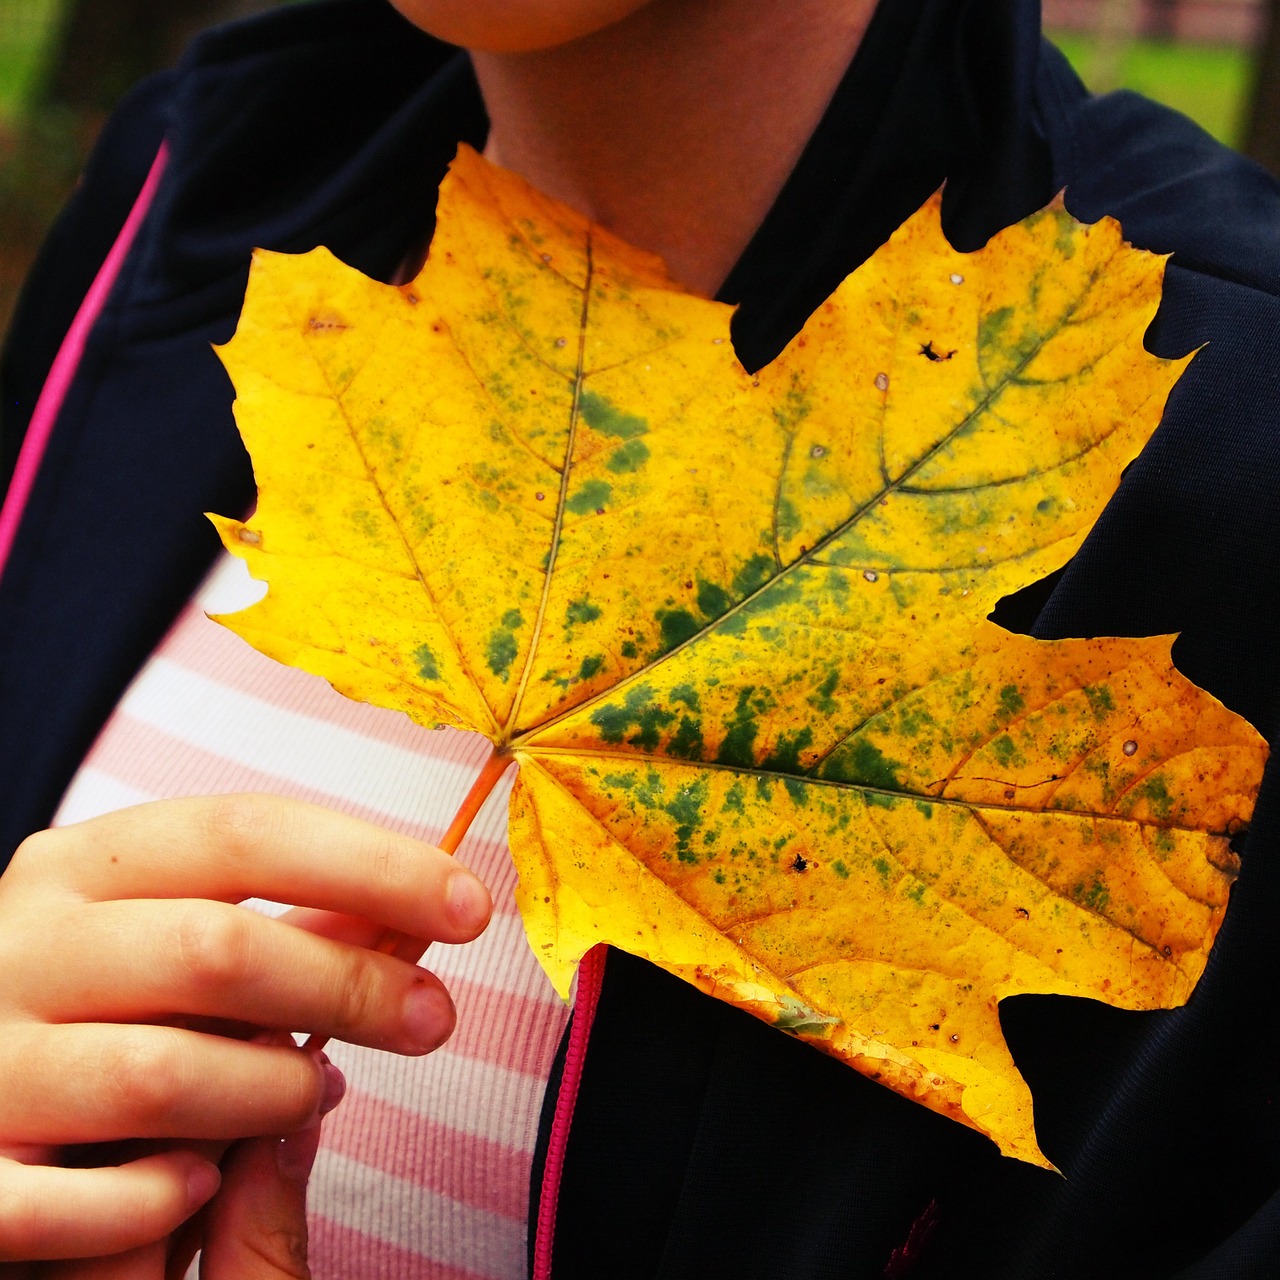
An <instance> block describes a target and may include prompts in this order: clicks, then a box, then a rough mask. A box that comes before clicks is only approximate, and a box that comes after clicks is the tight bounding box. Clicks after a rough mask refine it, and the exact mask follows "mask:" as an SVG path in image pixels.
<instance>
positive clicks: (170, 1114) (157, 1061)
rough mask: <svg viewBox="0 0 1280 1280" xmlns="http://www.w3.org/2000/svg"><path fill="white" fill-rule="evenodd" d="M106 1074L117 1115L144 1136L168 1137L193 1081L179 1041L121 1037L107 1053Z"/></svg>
mask: <svg viewBox="0 0 1280 1280" xmlns="http://www.w3.org/2000/svg"><path fill="white" fill-rule="evenodd" d="M102 1070H103V1079H104V1081H105V1082H106V1085H107V1088H108V1089H109V1090H110V1092H111V1094H112V1095H113V1096H112V1098H111V1102H112V1103H113V1104H114V1110H115V1112H116V1114H118V1115H120V1116H121V1118H122V1119H123V1120H125V1121H126V1122H127V1123H128V1124H130V1125H134V1126H137V1128H138V1130H139V1132H140V1134H142V1135H144V1136H148V1137H159V1136H164V1135H165V1134H166V1132H167V1127H168V1125H169V1123H170V1122H171V1121H172V1120H173V1119H174V1118H175V1115H176V1112H177V1111H178V1108H179V1105H180V1103H181V1100H182V1098H183V1096H184V1094H185V1091H186V1088H187V1084H188V1077H189V1072H188V1069H187V1062H186V1056H185V1054H184V1053H183V1051H182V1048H181V1046H180V1044H179V1042H178V1040H177V1038H176V1037H169V1036H165V1035H162V1034H161V1035H157V1034H155V1031H154V1030H153V1031H152V1034H150V1035H147V1036H145V1037H143V1036H132V1035H125V1036H121V1037H120V1038H118V1039H116V1040H115V1041H113V1042H112V1043H111V1044H110V1045H108V1047H107V1048H106V1049H105V1051H104V1053H103V1062H102Z"/></svg>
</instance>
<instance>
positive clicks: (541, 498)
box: [533, 489, 547, 502]
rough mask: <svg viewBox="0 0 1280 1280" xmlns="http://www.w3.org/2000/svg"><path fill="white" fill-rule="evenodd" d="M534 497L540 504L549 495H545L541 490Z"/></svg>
mask: <svg viewBox="0 0 1280 1280" xmlns="http://www.w3.org/2000/svg"><path fill="white" fill-rule="evenodd" d="M533 496H534V497H535V498H536V499H537V500H538V501H539V502H541V501H542V500H543V498H545V497H546V496H547V495H546V494H545V493H543V492H542V490H541V489H539V490H538V492H537V493H535V494H534V495H533Z"/></svg>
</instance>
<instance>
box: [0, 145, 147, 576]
mask: <svg viewBox="0 0 1280 1280" xmlns="http://www.w3.org/2000/svg"><path fill="white" fill-rule="evenodd" d="M168 158H169V148H168V144H167V143H163V142H162V143H161V144H160V150H159V151H157V152H156V158H155V159H154V160H153V161H152V162H151V168H150V169H149V170H148V171H147V177H146V181H145V182H143V184H142V190H141V191H139V192H138V198H137V199H136V200H135V201H134V202H133V208H132V209H130V210H129V216H128V217H127V218H126V219H125V220H124V226H123V227H121V228H120V234H119V235H118V236H116V239H115V243H114V244H113V245H112V246H111V251H110V252H109V253H108V254H107V256H106V258H105V259H104V260H103V263H102V266H100V267H99V268H98V274H97V275H96V276H94V278H93V283H92V284H91V285H90V286H89V292H88V293H86V294H85V295H84V298H83V300H82V301H81V303H80V306H79V307H78V308H77V309H76V315H75V319H74V320H72V322H71V327H70V328H69V329H68V330H67V334H66V337H65V338H63V339H62V345H61V346H60V347H59V348H58V354H57V355H56V356H55V357H54V360H53V364H52V365H51V366H50V367H49V376H48V377H47V378H46V379H45V382H44V386H43V387H42V388H41V389H40V396H39V399H37V400H36V407H35V409H33V410H32V413H31V422H30V425H29V426H28V427H27V434H26V438H25V439H24V440H23V442H22V449H21V451H20V452H19V454H18V462H17V465H16V466H15V468H14V471H13V480H12V482H11V483H10V485H9V492H8V494H7V495H6V497H5V500H4V506H3V507H0V573H3V572H4V569H5V566H6V564H8V561H9V553H10V551H12V549H13V541H14V538H15V537H16V536H17V533H18V525H19V523H20V522H21V520H22V516H23V512H25V511H26V509H27V501H28V499H29V498H30V497H31V490H32V489H33V488H34V487H35V482H36V473H37V472H38V471H39V470H40V463H41V461H42V460H43V458H44V453H45V449H46V448H47V447H48V444H49V438H50V437H51V436H52V435H53V427H54V424H55V423H56V422H57V420H58V414H59V413H60V412H61V411H62V405H63V402H64V401H65V400H66V398H67V391H68V390H69V389H70V387H71V383H72V381H73V380H74V378H75V376H76V372H77V370H78V369H79V367H80V360H81V358H82V357H83V355H84V346H85V342H86V341H87V339H88V337H89V331H90V330H91V329H92V328H93V326H94V324H95V323H96V322H97V319H98V317H99V316H100V315H101V314H102V308H103V307H104V306H106V302H107V297H108V296H109V295H110V293H111V288H112V286H113V285H114V284H115V282H116V277H117V276H118V275H119V274H120V268H121V267H122V266H123V265H124V260H125V257H126V256H127V254H128V252H129V249H130V248H131V247H132V245H133V241H134V237H135V236H136V235H137V234H138V228H139V227H140V226H141V225H142V220H143V219H144V218H145V217H146V216H147V210H148V209H150V208H151V201H152V200H153V199H154V197H155V194H156V188H157V187H158V186H159V185H160V175H161V174H162V173H163V172H164V167H165V164H166V162H167V161H168Z"/></svg>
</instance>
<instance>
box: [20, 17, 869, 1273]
mask: <svg viewBox="0 0 1280 1280" xmlns="http://www.w3.org/2000/svg"><path fill="white" fill-rule="evenodd" d="M395 3H396V4H397V6H398V7H399V8H400V9H401V10H402V11H403V12H404V13H405V14H406V16H408V17H409V18H411V19H412V20H413V21H416V22H418V23H419V25H421V26H423V27H424V28H425V29H427V30H430V31H432V32H433V33H435V34H437V35H441V36H444V37H445V38H449V39H453V40H455V41H459V42H462V43H464V44H468V45H469V46H470V47H471V48H472V56H473V59H474V62H475V65H476V70H477V74H478V77H479V81H480V85H481V90H482V92H483V94H484V97H485V102H486V105H487V108H488V111H489V114H490V119H491V122H492V131H491V135H490V142H489V148H488V150H489V154H490V155H491V157H492V158H494V159H496V160H497V161H499V162H500V163H502V164H505V165H507V166H508V167H510V168H513V169H515V170H516V171H517V172H519V173H521V174H522V175H524V176H525V177H526V178H528V179H530V180H531V181H532V182H534V183H535V184H536V185H538V186H539V187H541V188H542V189H543V190H545V191H547V192H549V193H550V194H552V195H555V196H558V197H559V198H561V199H563V200H565V201H567V202H568V203H570V204H572V205H574V206H576V207H577V208H578V209H580V210H581V211H583V212H584V213H586V214H588V215H589V216H591V217H593V218H595V219H596V220H597V221H599V222H600V223H602V224H603V225H604V226H606V227H609V228H610V229H611V230H614V231H616V232H617V233H618V234H620V235H622V236H623V237H625V238H626V239H628V240H630V241H632V242H633V243H635V244H637V245H640V246H641V247H643V248H646V249H649V250H651V251H653V252H656V253H658V254H660V255H662V256H663V257H664V258H665V259H666V260H667V262H668V265H669V267H670V268H671V270H672V271H673V273H674V274H675V275H676V276H677V277H678V278H680V279H682V280H684V281H685V282H686V283H687V284H689V285H690V286H691V287H693V288H695V289H698V290H700V291H702V292H704V293H708V294H709V293H712V292H714V291H715V290H716V289H717V288H718V286H719V285H720V283H721V282H722V281H723V279H724V277H725V275H726V274H727V273H728V271H729V269H730V268H731V267H732V265H733V263H734V262H735V261H736V259H737V258H738V256H739V255H740V254H741V252H742V250H743V249H744V248H745V246H746V244H747V242H748V241H749V240H750V238H751V236H752V234H753V233H754V232H755V230H756V228H757V227H758V226H759V223H760V221H761V220H762V219H763V217H764V215H765V213H766V212H767V210H768V208H769V206H770V205H771V204H772V202H773V200H774V199H775V197H776V196H777V194H778V192H779V191H780V189H781V187H782V185H783V183H784V182H785V181H786V178H787V176H788V175H789V173H790V172H791V170H792V168H793V167H794V165H795V162H796V160H797V159H798V157H799V155H800V152H801V150H802V148H803V146H804V144H805V141H806V139H807V138H808V136H809V134H810V133H811V131H812V129H813V127H814V126H815V125H816V123H817V121H818V120H819V118H820V117H821V115H822V112H823V110H824V108H825V107H826V105H827V103H828V102H829V100H830V97H831V94H832V93H833V92H834V90H835V87H836V85H837V84H838V83H839V80H840V77H841V75H842V73H843V71H844V69H845V68H846V66H847V65H848V62H849V60H850V58H851V57H852V56H853V53H854V51H855V49H856V48H857V45H858V43H859V41H860V39H861V37H862V33H863V31H864V29H865V26H866V23H867V21H868V20H869V18H870V15H871V13H872V11H873V9H874V7H875V0H747V2H746V3H744V0H648V2H647V3H646V2H645V0H395ZM371 868H372V869H373V870H371ZM464 889H465V890H466V893H465V894H462V896H459V897H457V898H455V897H454V891H459V892H460V893H461V891H462V890H464ZM248 897H262V898H275V899H276V900H281V901H290V902H293V903H296V904H298V908H299V909H298V910H296V911H295V912H293V913H291V914H290V915H289V916H288V917H286V918H285V919H284V921H271V920H266V919H263V918H258V917H252V918H249V919H246V918H245V917H247V916H249V913H247V912H243V911H240V910H238V909H237V908H235V907H234V906H232V905H229V904H232V903H234V902H236V901H238V900H240V899H242V898H248ZM488 912H489V900H488V896H487V893H486V892H485V890H484V888H483V886H481V885H480V884H479V882H478V881H476V880H475V879H474V877H472V876H470V875H469V873H467V872H466V871H465V870H464V869H462V868H461V867H459V866H457V865H456V864H454V863H453V862H452V861H451V860H450V859H448V858H447V857H446V855H444V854H443V853H441V852H440V851H439V850H432V849H430V848H428V847H426V846H423V845H421V844H418V843H417V842H415V841H411V840H407V839H405V838H403V837H400V836H394V835H391V834H390V833H387V832H384V831H380V830H378V829H377V828H373V827H369V826H368V825H367V824H364V823H359V822H356V821H355V820H354V819H350V818H346V817H342V816H340V815H337V814H333V813H330V812H327V811H325V810H320V809H315V808H314V807H311V806H306V805H301V804H298V803H296V802H288V801H283V800H278V799H272V798H269V797H257V798H248V799H242V800H239V801H234V802H230V803H229V802H227V801H225V800H210V799H197V800H180V801H162V802H158V803H156V804H154V805H147V806H142V807H141V808H138V809H134V810H128V811H125V812H123V813H120V814H115V815H110V816H108V817H104V818H101V819H97V820H95V821H94V822H89V823H83V824H80V825H78V826H75V827H69V828H64V829H62V830H60V831H57V832H46V833H41V834H39V835H37V836H35V837H33V839H32V840H31V841H30V842H29V843H28V844H27V845H24V847H23V849H22V850H20V851H19V855H18V856H17V858H16V859H15V861H14V863H13V865H12V867H11V868H10V870H9V871H8V872H7V873H6V874H5V876H4V878H3V880H0V971H2V972H4V973H5V974H6V975H7V979H6V986H5V987H4V988H3V990H0V1080H3V1081H4V1082H5V1088H4V1090H3V1091H0V1280H34V1278H35V1277H39V1280H51V1278H52V1277H57V1278H58V1280H124V1278H125V1277H127V1278H128V1280H163V1278H164V1277H165V1254H166V1249H167V1239H168V1237H169V1236H170V1233H172V1232H173V1231H175V1230H176V1229H177V1228H178V1227H179V1226H180V1225H181V1224H182V1223H183V1222H184V1220H186V1219H187V1218H188V1217H189V1216H190V1215H191V1214H192V1213H193V1212H195V1211H196V1210H197V1209H198V1208H199V1207H200V1206H201V1205H204V1204H209V1206H210V1207H209V1211H208V1213H207V1215H206V1219H205V1224H206V1225H205V1228H204V1231H205V1234H204V1237H203V1239H204V1245H205V1257H206V1271H205V1274H206V1276H207V1277H208V1280H258V1278H259V1277H261V1278H262V1280H270V1278H272V1277H278V1276H285V1277H289V1276H294V1277H304V1276H305V1275H306V1270H305V1264H304V1263H302V1262H300V1261H299V1253H300V1247H299V1246H298V1245H297V1242H298V1240H300V1239H301V1238H302V1237H303V1235H304V1234H305V1227H304V1226H303V1222H302V1205H303V1195H302V1181H303V1180H304V1179H301V1178H299V1177H298V1176H296V1174H297V1162H295V1166H294V1172H293V1174H290V1175H288V1176H286V1175H284V1174H282V1173H281V1172H280V1167H279V1166H278V1162H275V1158H274V1151H275V1144H276V1143H277V1141H278V1139H277V1138H272V1137H269V1136H267V1137H264V1136H262V1135H286V1134H292V1135H298V1134H304V1135H310V1136H308V1137H306V1138H303V1139H299V1140H298V1141H297V1142H295V1144H294V1145H295V1150H296V1149H298V1147H299V1143H301V1145H302V1146H306V1145H307V1144H309V1143H310V1142H311V1137H312V1136H314V1130H315V1126H316V1124H317V1123H318V1119H319V1115H320V1113H321V1111H322V1110H323V1108H324V1107H325V1106H326V1105H328V1104H329V1103H332V1102H333V1100H334V1096H333V1095H334V1089H335V1086H334V1082H333V1079H332V1074H331V1071H326V1069H325V1066H324V1064H323V1063H322V1062H321V1061H320V1060H319V1059H318V1058H317V1057H316V1056H315V1055H311V1054H308V1053H306V1052H304V1051H303V1050H300V1049H297V1048H293V1047H289V1046H288V1045H287V1044H285V1043H281V1042H279V1041H278V1040H277V1041H275V1042H273V1041H272V1040H271V1039H270V1037H267V1038H265V1039H264V1038H262V1037H261V1036H259V1037H258V1038H257V1041H256V1042H252V1041H253V1033H254V1032H255V1030H263V1029H265V1030H270V1029H275V1028H283V1027H287V1028H288V1029H290V1030H293V1031H302V1032H317V1033H319V1034H321V1035H323V1036H329V1035H336V1036H339V1037H341V1038H343V1039H347V1040H351V1041H353V1042H355V1043H360V1044H367V1045H376V1046H379V1047H382V1048H386V1049H389V1050H392V1051H395V1052H400V1053H425V1052H429V1051H430V1050H431V1049H432V1048H434V1047H435V1046H436V1045H438V1044H439V1043H440V1042H441V1041H442V1040H443V1039H444V1038H445V1037H446V1036H447V1035H448V1033H449V1031H450V1030H451V1029H452V1025H453V1013H452V1007H451V1005H450V1004H449V1002H448V997H447V994H446V993H445V992H444V991H443V989H442V988H441V987H440V986H439V984H438V983H437V982H435V980H434V979H432V978H431V977H430V976H429V975H426V974H424V971H423V970H421V969H418V968H416V967H415V966H412V965H410V964H407V963H405V962H404V961H401V960H397V959H395V958H393V957H388V956H383V955H379V954H375V953H373V952H372V951H371V950H370V948H372V947H374V946H375V945H376V944H377V942H378V940H379V939H380V938H381V936H382V934H383V931H384V929H386V928H388V927H390V928H392V929H394V930H397V931H398V932H401V933H404V934H407V935H409V936H411V937H415V938H421V939H424V940H427V941H430V940H443V941H450V942H460V941H466V940H469V939H471V938H474V937H475V936H476V935H477V934H478V933H479V932H480V931H481V930H482V929H483V927H484V925H485V922H486V921H487V918H488ZM411 993H417V996H418V998H419V999H420V1000H425V1006H424V1007H423V1008H422V1009H421V1017H420V1019H419V1021H418V1023H417V1025H416V1027H411V1026H410V1023H409V1021H408V1020H407V1018H406V1009H407V1003H406V1002H407V1001H408V1000H409V997H410V995H411ZM131 1139H143V1140H147V1141H148V1142H150V1143H151V1145H150V1146H149V1147H146V1148H144V1150H146V1151H148V1152H149V1153H150V1154H145V1155H143V1156H142V1157H140V1158H138V1159H135V1160H133V1161H131V1162H128V1163H125V1164H122V1165H120V1166H118V1167H115V1166H111V1167H108V1166H107V1165H106V1164H105V1163H104V1167H102V1168H96V1169H94V1168H90V1169H83V1168H60V1167H59V1161H58V1155H59V1148H60V1147H62V1146H64V1145H67V1144H84V1143H99V1142H116V1141H118V1140H131ZM174 1139H180V1140H185V1141H186V1143H187V1146H186V1147H185V1148H184V1147H181V1146H178V1145H172V1144H171V1140H174ZM200 1142H205V1143H212V1144H213V1145H212V1146H209V1145H204V1146H201V1145H198V1144H199V1143H200ZM229 1142H236V1145H235V1146H234V1147H232V1148H231V1152H230V1154H229V1155H228V1156H227V1157H226V1158H225V1159H224V1160H223V1161H222V1169H221V1177H222V1183H221V1189H220V1190H218V1183H219V1171H218V1168H217V1166H216V1165H215V1164H214V1163H212V1162H211V1161H214V1160H217V1159H218V1156H219V1153H220V1152H221V1151H222V1150H224V1149H225V1147H226V1144H227V1143H229ZM286 1163H288V1162H286ZM281 1179H283V1181H282V1180H281ZM264 1233H265V1235H264ZM264 1240H265V1241H266V1242H265V1243H264ZM272 1242H274V1243H272ZM281 1242H284V1246H285V1247H284V1249H283V1252H280V1249H279V1246H280V1244H281ZM290 1242H292V1243H290ZM272 1248H275V1249H276V1253H275V1254H272V1253H271V1249H272ZM107 1255H109V1256H107ZM32 1259H36V1260H37V1261H34V1262H33V1261H31V1260H32ZM55 1259H78V1261H66V1262H57V1261H52V1260H55Z"/></svg>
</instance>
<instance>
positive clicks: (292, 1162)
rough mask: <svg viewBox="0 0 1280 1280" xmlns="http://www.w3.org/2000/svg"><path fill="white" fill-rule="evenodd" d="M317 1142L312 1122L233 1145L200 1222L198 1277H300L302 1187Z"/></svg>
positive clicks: (303, 1269) (304, 1272)
mask: <svg viewBox="0 0 1280 1280" xmlns="http://www.w3.org/2000/svg"><path fill="white" fill-rule="evenodd" d="M319 1143H320V1126H319V1124H315V1125H313V1126H312V1127H311V1128H309V1129H303V1130H302V1131H301V1132H299V1133H294V1134H290V1135H289V1136H288V1137H286V1138H284V1139H279V1138H253V1139H249V1140H247V1141H245V1142H241V1143H238V1144H237V1145H236V1146H235V1147H234V1148H233V1149H232V1152H231V1155H230V1156H229V1158H228V1159H227V1160H226V1161H224V1166H223V1184H222V1191H221V1192H220V1194H219V1195H218V1198H217V1199H216V1200H215V1201H214V1203H213V1204H212V1205H211V1206H210V1209H209V1215H208V1218H207V1221H206V1224H205V1232H204V1243H203V1253H202V1256H201V1263H200V1276H201V1280H286V1278H288V1280H306V1277H309V1276H310V1274H311V1273H310V1271H309V1270H308V1269H307V1219H306V1186H307V1178H308V1176H309V1175H310V1173H311V1166H312V1163H313V1162H314V1160H315V1156H316V1150H317V1148H318V1146H319Z"/></svg>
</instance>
